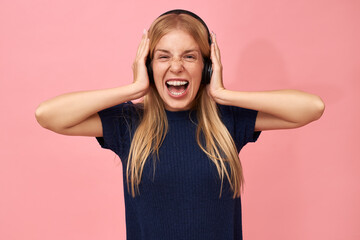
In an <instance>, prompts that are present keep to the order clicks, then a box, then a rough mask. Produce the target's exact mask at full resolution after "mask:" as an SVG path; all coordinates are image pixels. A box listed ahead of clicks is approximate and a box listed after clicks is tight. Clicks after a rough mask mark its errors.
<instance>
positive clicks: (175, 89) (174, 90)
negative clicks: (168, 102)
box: [165, 80, 189, 96]
mask: <svg viewBox="0 0 360 240" xmlns="http://www.w3.org/2000/svg"><path fill="white" fill-rule="evenodd" d="M165 84H166V87H167V88H168V90H169V93H170V94H171V95H173V96H182V95H184V94H186V90H187V87H188V86H189V82H188V81H186V80H168V81H166V83H165Z"/></svg>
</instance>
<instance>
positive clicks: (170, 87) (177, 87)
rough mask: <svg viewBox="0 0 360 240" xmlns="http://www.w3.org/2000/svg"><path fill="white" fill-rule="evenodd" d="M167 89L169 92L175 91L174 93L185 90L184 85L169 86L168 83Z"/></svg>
mask: <svg viewBox="0 0 360 240" xmlns="http://www.w3.org/2000/svg"><path fill="white" fill-rule="evenodd" d="M168 89H169V91H170V92H176V93H181V92H183V91H185V89H186V88H185V85H181V86H171V85H170V86H169V85H168Z"/></svg>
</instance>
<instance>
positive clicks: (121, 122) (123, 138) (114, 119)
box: [96, 102, 139, 158]
mask: <svg viewBox="0 0 360 240" xmlns="http://www.w3.org/2000/svg"><path fill="white" fill-rule="evenodd" d="M135 106H136V105H134V104H133V103H131V102H127V103H122V104H119V105H116V106H113V107H110V108H107V109H104V110H101V111H99V112H98V114H99V117H100V119H101V124H102V128H103V136H102V137H96V140H97V141H98V143H99V144H100V146H101V147H102V148H105V149H110V150H112V151H113V152H115V153H116V154H117V155H118V156H119V157H120V158H122V157H123V156H124V154H126V150H127V149H129V147H130V142H131V134H132V133H133V131H134V128H135V124H137V122H138V119H139V112H138V111H137V108H136V107H135Z"/></svg>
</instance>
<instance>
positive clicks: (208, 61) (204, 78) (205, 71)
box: [146, 9, 212, 84]
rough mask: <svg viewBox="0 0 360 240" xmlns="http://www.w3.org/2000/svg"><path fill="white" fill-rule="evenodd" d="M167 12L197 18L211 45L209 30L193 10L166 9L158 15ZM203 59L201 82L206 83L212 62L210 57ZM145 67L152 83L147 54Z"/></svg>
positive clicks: (152, 78)
mask: <svg viewBox="0 0 360 240" xmlns="http://www.w3.org/2000/svg"><path fill="white" fill-rule="evenodd" d="M168 14H177V15H179V14H187V15H190V16H192V17H193V18H195V19H197V20H198V21H199V22H201V24H202V25H203V26H204V27H205V29H206V31H207V33H208V41H209V46H211V42H212V41H211V35H210V31H209V29H208V27H207V26H206V24H205V22H204V21H203V20H202V19H201V18H200V17H199V16H198V15H196V14H195V13H193V12H190V11H187V10H183V9H174V10H170V11H167V12H165V13H163V14H161V15H160V16H159V17H161V16H164V15H168ZM159 17H158V18H159ZM203 60H204V68H203V72H202V77H201V83H203V84H208V83H210V79H211V74H212V62H211V59H210V57H205V58H204V59H203ZM146 67H147V71H148V75H149V80H150V82H151V83H153V82H154V74H153V71H152V68H151V59H150V57H149V56H148V57H147V59H146Z"/></svg>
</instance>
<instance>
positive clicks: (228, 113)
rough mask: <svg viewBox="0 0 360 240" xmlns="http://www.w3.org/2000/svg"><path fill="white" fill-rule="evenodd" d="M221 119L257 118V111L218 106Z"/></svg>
mask: <svg viewBox="0 0 360 240" xmlns="http://www.w3.org/2000/svg"><path fill="white" fill-rule="evenodd" d="M217 107H218V110H219V115H220V117H225V118H228V117H233V118H248V117H250V118H253V117H255V118H256V115H257V111H256V110H253V109H247V108H242V107H237V106H228V105H221V104H217Z"/></svg>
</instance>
